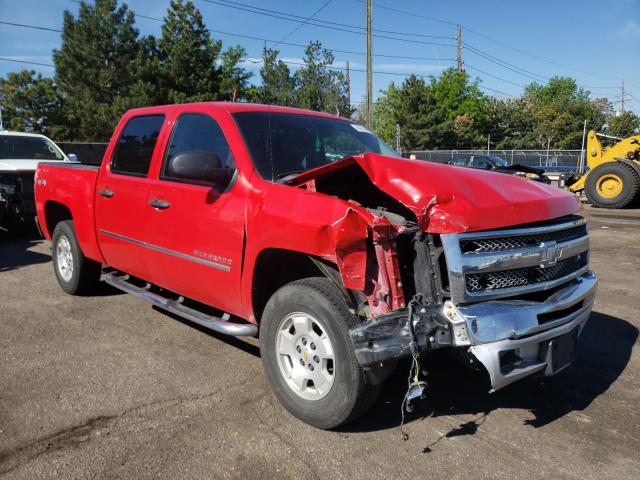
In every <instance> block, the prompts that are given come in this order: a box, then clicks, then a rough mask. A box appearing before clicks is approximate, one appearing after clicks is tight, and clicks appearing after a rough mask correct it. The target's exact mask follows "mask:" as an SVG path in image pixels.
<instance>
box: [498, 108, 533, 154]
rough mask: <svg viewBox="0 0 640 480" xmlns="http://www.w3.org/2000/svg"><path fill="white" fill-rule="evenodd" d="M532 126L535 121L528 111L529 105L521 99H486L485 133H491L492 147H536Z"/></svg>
mask: <svg viewBox="0 0 640 480" xmlns="http://www.w3.org/2000/svg"><path fill="white" fill-rule="evenodd" d="M534 127H535V121H534V119H533V116H532V115H531V112H530V111H529V105H528V103H527V102H526V101H524V100H523V99H521V98H508V99H506V100H498V99H497V98H493V97H489V98H488V99H487V134H490V135H491V140H492V142H491V143H492V146H493V147H494V148H499V149H523V148H525V149H526V148H535V147H537V144H536V139H535V137H534V133H533V131H534Z"/></svg>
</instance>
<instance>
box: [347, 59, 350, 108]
mask: <svg viewBox="0 0 640 480" xmlns="http://www.w3.org/2000/svg"><path fill="white" fill-rule="evenodd" d="M347 104H348V105H349V109H351V76H350V75H349V60H347Z"/></svg>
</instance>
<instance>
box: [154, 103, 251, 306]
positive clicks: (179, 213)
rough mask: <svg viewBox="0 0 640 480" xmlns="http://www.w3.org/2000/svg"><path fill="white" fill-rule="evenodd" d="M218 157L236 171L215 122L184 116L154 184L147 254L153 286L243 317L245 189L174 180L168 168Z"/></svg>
mask: <svg viewBox="0 0 640 480" xmlns="http://www.w3.org/2000/svg"><path fill="white" fill-rule="evenodd" d="M185 153H186V154H188V153H206V154H213V155H216V156H217V157H218V158H219V159H220V160H221V163H222V165H223V166H224V167H227V168H229V169H232V170H234V171H235V168H236V165H235V161H234V155H233V153H232V151H231V149H230V147H229V144H228V142H227V140H226V138H225V136H224V134H223V132H222V129H221V128H220V126H219V124H218V122H217V121H216V119H215V118H214V116H212V115H210V114H208V113H184V114H182V115H180V116H179V117H178V118H177V119H176V120H175V122H174V127H173V131H172V133H171V138H170V140H169V142H168V144H167V149H166V152H164V159H163V162H162V165H161V166H160V169H159V172H158V175H157V177H158V178H157V179H155V180H153V181H152V182H150V185H149V194H148V198H149V202H151V203H154V204H155V205H156V207H154V208H153V209H152V210H151V211H150V213H149V215H148V217H147V218H148V223H147V228H148V236H147V238H148V241H149V243H150V244H152V245H153V248H151V249H147V258H148V262H149V268H150V271H151V278H152V280H151V281H152V282H153V283H156V284H158V285H160V286H162V287H164V288H167V289H169V290H172V291H174V292H177V293H179V294H181V295H184V296H185V297H188V298H192V299H195V300H198V301H200V302H203V303H206V304H208V305H212V306H214V307H216V308H219V309H220V310H223V311H225V312H229V313H232V314H241V312H242V309H241V305H240V303H239V302H238V298H240V274H241V262H242V248H243V237H244V211H245V203H246V201H245V198H246V196H245V189H244V185H242V184H241V183H242V182H238V181H234V180H237V179H236V178H235V177H236V176H237V172H235V175H234V180H232V181H231V183H230V184H228V185H214V184H213V183H212V182H203V181H189V180H185V179H181V178H175V177H174V176H173V174H172V172H171V170H170V168H168V164H169V162H170V161H171V159H172V158H174V157H177V156H178V155H181V154H185Z"/></svg>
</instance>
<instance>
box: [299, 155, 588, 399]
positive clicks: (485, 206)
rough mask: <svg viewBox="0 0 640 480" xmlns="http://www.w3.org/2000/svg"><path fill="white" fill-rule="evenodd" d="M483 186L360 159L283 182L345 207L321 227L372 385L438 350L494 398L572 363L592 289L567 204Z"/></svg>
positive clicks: (528, 188) (511, 182) (418, 167)
mask: <svg viewBox="0 0 640 480" xmlns="http://www.w3.org/2000/svg"><path fill="white" fill-rule="evenodd" d="M453 173H455V174H456V176H455V177H452V175H453ZM484 175H486V174H485V173H484V172H471V174H469V173H467V172H466V171H460V170H458V169H456V170H455V171H454V170H453V169H451V167H447V166H441V165H433V164H426V163H423V162H422V163H421V162H411V161H408V160H403V159H389V158H385V157H380V156H377V155H373V154H365V155H363V156H360V157H354V158H351V159H347V160H346V161H345V160H343V161H341V162H337V163H336V164H331V165H327V166H325V167H321V168H319V169H315V170H311V171H308V172H305V173H303V174H301V175H299V176H297V177H295V178H294V179H292V180H291V181H290V182H288V183H291V184H293V185H297V186H299V187H301V188H306V189H308V190H311V191H316V192H319V193H324V194H327V195H331V196H333V197H337V198H340V199H342V200H344V201H345V202H346V204H347V205H348V207H347V209H346V212H345V214H344V215H343V216H342V217H341V218H340V219H339V220H338V221H336V222H335V223H334V224H333V225H331V226H330V228H329V230H330V235H331V241H332V244H333V245H335V261H336V263H337V265H338V268H339V271H340V274H341V276H342V280H343V283H344V286H345V287H346V289H348V290H349V292H351V294H352V295H351V297H352V298H353V300H354V311H355V312H356V314H358V315H359V316H360V317H362V318H363V319H364V321H363V322H362V323H361V324H359V325H358V326H356V327H354V328H352V329H351V338H352V340H353V343H354V347H355V351H356V356H357V358H358V361H359V363H360V364H361V366H362V367H363V368H364V369H365V371H366V372H367V374H368V375H369V377H370V378H371V379H372V381H374V382H375V381H381V380H382V379H383V378H384V377H385V376H386V375H387V374H388V373H389V372H390V371H391V370H392V369H393V367H394V366H395V363H396V361H397V360H398V359H401V358H404V357H408V356H410V355H414V356H415V354H416V353H421V352H425V351H428V350H433V349H438V348H450V349H456V351H457V352H458V353H461V354H462V355H463V356H465V357H467V358H470V359H471V360H473V361H474V362H475V360H477V362H476V363H479V364H481V365H483V366H484V367H485V368H486V370H487V371H488V372H489V376H490V378H491V382H492V388H493V389H494V390H496V389H499V388H502V387H503V386H505V385H508V384H509V383H511V382H513V381H516V380H518V379H520V378H523V377H525V376H528V375H531V374H533V373H539V372H540V373H544V374H547V375H552V374H555V373H557V372H558V371H560V370H562V369H563V368H565V367H566V366H567V365H569V364H570V363H571V361H572V360H573V355H574V349H575V344H576V341H577V337H578V335H579V334H580V332H581V331H582V328H583V327H584V324H585V323H586V321H587V319H588V317H589V314H590V311H591V308H592V305H593V299H594V295H595V290H596V284H597V281H596V278H595V276H594V275H593V273H592V272H591V271H589V268H588V255H589V252H588V236H587V229H586V225H585V222H584V220H583V219H582V218H581V217H578V216H575V215H572V214H573V213H574V212H575V210H576V208H577V204H576V201H575V199H574V198H573V197H572V196H571V195H569V194H566V193H565V192H560V191H558V190H556V189H551V188H550V187H547V186H545V185H539V184H534V183H531V182H523V181H522V180H520V179H517V178H512V177H509V176H504V179H503V180H502V182H501V183H502V185H499V186H496V185H495V177H494V176H491V177H487V178H486V179H485V178H483V176H484ZM452 182H456V183H452ZM512 225H518V227H514V228H511V227H510V226H512Z"/></svg>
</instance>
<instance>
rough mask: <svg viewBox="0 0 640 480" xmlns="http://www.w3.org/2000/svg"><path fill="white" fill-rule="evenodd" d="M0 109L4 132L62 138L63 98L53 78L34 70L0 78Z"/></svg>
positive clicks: (9, 74) (12, 73) (13, 73)
mask: <svg viewBox="0 0 640 480" xmlns="http://www.w3.org/2000/svg"><path fill="white" fill-rule="evenodd" d="M0 105H1V106H2V119H3V123H4V126H5V128H8V129H11V130H17V131H20V132H34V133H43V134H45V135H49V136H53V137H59V136H60V135H62V134H63V132H62V130H61V128H62V127H61V126H62V125H63V121H62V118H60V114H61V102H60V96H59V95H58V91H57V89H56V86H55V84H54V82H53V79H51V78H45V77H43V76H42V75H40V74H37V75H36V72H34V71H33V70H31V71H29V70H22V71H20V72H10V73H8V74H7V77H6V78H0Z"/></svg>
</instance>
